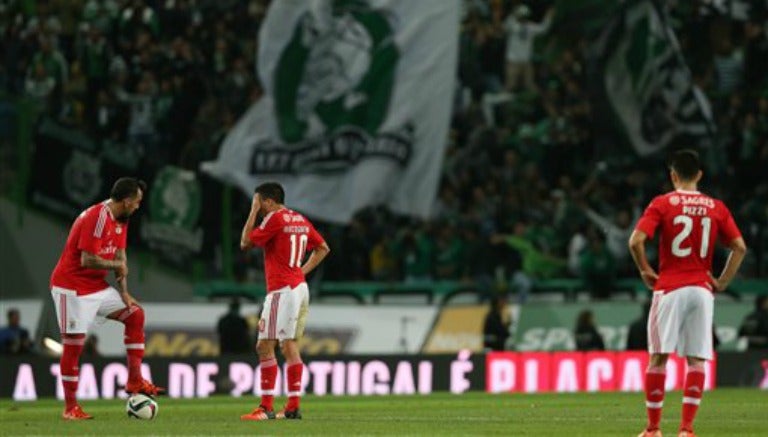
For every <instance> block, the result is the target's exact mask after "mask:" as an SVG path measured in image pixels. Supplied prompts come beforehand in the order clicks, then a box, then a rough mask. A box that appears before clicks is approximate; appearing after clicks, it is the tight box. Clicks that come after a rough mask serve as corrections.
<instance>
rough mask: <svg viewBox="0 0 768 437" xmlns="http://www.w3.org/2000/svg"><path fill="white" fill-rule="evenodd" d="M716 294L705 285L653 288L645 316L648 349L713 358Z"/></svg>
mask: <svg viewBox="0 0 768 437" xmlns="http://www.w3.org/2000/svg"><path fill="white" fill-rule="evenodd" d="M714 301H715V296H714V295H713V294H712V292H711V291H709V290H707V289H706V288H704V287H696V286H688V287H682V288H678V289H675V290H672V291H670V292H668V293H666V294H665V293H664V292H663V291H655V292H654V293H653V301H652V303H651V312H650V314H649V316H648V352H650V353H652V354H668V353H672V352H675V351H677V354H678V355H679V356H681V357H695V358H703V359H706V360H711V359H712V314H713V312H714Z"/></svg>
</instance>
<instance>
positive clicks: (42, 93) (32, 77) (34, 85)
mask: <svg viewBox="0 0 768 437" xmlns="http://www.w3.org/2000/svg"><path fill="white" fill-rule="evenodd" d="M24 90H25V91H26V93H27V95H28V96H29V97H31V98H32V99H33V100H34V101H35V102H36V103H37V104H38V107H39V108H40V110H41V112H43V113H48V112H50V111H52V110H53V104H54V103H53V97H54V91H55V90H56V79H55V78H54V77H53V76H51V75H49V74H48V72H47V71H46V70H45V66H44V65H43V64H42V63H36V64H34V65H33V70H32V71H31V72H30V74H29V76H28V77H27V80H26V82H25V83H24Z"/></svg>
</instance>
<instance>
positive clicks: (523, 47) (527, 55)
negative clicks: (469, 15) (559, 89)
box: [504, 4, 553, 91]
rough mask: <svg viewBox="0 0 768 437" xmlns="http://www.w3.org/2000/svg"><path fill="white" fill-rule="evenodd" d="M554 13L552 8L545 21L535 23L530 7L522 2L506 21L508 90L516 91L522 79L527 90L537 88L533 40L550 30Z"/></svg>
mask: <svg viewBox="0 0 768 437" xmlns="http://www.w3.org/2000/svg"><path fill="white" fill-rule="evenodd" d="M552 14H553V10H551V9H550V10H549V11H548V12H547V14H546V16H545V17H544V21H542V22H541V23H534V22H532V21H530V15H531V10H530V8H529V7H528V6H526V5H523V4H521V5H519V6H517V7H516V8H515V9H514V10H513V11H512V12H511V13H510V14H509V16H508V17H507V19H506V20H505V21H504V31H505V32H506V34H507V55H506V60H507V74H506V83H505V87H506V89H507V91H515V89H516V88H517V85H518V82H520V81H522V82H523V85H524V86H525V89H526V90H528V91H531V90H535V89H536V84H535V82H534V71H533V63H532V61H533V60H532V52H533V41H534V39H535V38H536V37H537V36H538V35H541V34H543V33H544V32H546V31H547V30H549V26H550V24H551V23H552Z"/></svg>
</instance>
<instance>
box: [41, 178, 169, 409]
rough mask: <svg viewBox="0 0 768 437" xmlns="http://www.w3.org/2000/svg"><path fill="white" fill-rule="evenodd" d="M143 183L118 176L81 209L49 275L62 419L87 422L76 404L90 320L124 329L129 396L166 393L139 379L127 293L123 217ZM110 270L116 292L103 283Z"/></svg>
mask: <svg viewBox="0 0 768 437" xmlns="http://www.w3.org/2000/svg"><path fill="white" fill-rule="evenodd" d="M146 191H147V185H146V184H145V183H144V182H143V181H141V180H138V179H134V178H120V179H118V180H117V182H115V184H114V185H113V186H112V191H111V192H110V196H109V199H107V200H105V201H103V202H101V203H97V204H96V205H93V206H91V207H89V208H88V209H86V210H85V211H83V212H82V213H81V214H80V216H79V217H77V219H75V222H74V223H73V224H72V228H71V229H70V231H69V237H67V242H66V244H65V246H64V251H63V252H62V253H61V257H60V258H59V262H58V263H57V264H56V268H54V270H53V273H52V274H51V297H52V298H53V303H54V305H55V307H56V317H57V320H58V325H59V330H60V331H61V338H62V343H63V344H64V352H63V354H62V355H61V361H60V362H59V366H60V375H61V384H62V386H63V388H64V400H65V402H66V408H65V410H64V414H63V415H62V417H63V418H64V419H65V420H85V419H92V418H93V417H92V416H91V415H90V414H87V413H85V412H84V411H83V409H82V408H81V407H80V405H79V404H78V403H77V399H76V398H75V395H76V393H77V386H78V373H79V361H80V354H81V353H82V351H83V345H84V344H85V334H86V333H87V332H88V329H89V327H90V326H91V324H92V323H93V322H94V321H97V320H98V321H99V322H101V321H103V320H104V319H111V320H116V321H118V322H120V323H122V324H124V325H125V335H124V337H123V338H124V340H125V349H126V355H127V356H128V383H127V384H126V386H125V391H126V392H127V393H130V394H135V393H143V394H145V395H150V396H154V395H158V394H162V393H164V392H165V389H164V388H161V387H157V386H155V385H154V384H152V383H151V382H149V381H146V380H144V378H142V376H141V360H142V358H143V357H144V310H143V309H142V308H141V307H140V306H139V304H138V302H136V300H135V299H134V298H133V296H131V294H130V293H129V292H128V281H127V278H128V258H127V256H126V254H125V247H126V241H127V238H128V219H129V218H130V217H131V215H132V214H133V213H134V212H136V210H137V209H139V205H140V204H141V200H142V198H143V197H144V193H146ZM110 271H113V272H115V279H116V280H117V284H118V288H119V291H118V290H116V289H115V288H113V287H111V286H110V285H109V284H108V283H107V281H106V280H105V278H106V276H107V273H108V272H110Z"/></svg>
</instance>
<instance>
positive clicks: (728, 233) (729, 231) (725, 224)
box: [718, 203, 741, 244]
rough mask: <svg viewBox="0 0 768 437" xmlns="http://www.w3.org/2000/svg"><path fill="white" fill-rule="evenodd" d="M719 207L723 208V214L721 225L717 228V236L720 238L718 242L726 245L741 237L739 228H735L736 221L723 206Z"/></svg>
mask: <svg viewBox="0 0 768 437" xmlns="http://www.w3.org/2000/svg"><path fill="white" fill-rule="evenodd" d="M720 206H722V207H723V211H724V213H723V214H722V219H721V223H720V226H719V227H718V228H719V231H718V234H719V235H718V236H719V237H720V241H721V242H722V243H723V244H728V243H730V242H731V241H733V240H735V239H737V238H739V237H741V231H740V230H739V227H738V226H736V220H734V219H733V215H732V214H731V211H730V210H729V209H728V208H727V207H726V206H725V204H722V203H721V204H720Z"/></svg>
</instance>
